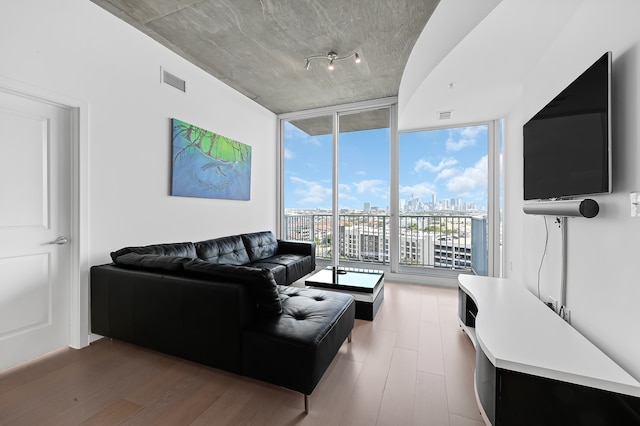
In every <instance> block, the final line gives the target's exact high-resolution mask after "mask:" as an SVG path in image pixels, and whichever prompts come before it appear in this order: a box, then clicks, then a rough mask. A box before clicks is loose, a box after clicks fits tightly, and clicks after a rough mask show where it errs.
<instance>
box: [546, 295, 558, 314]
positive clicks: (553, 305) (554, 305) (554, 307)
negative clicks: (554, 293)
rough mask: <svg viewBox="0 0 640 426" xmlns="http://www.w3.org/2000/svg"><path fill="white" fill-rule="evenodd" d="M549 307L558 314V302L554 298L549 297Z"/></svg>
mask: <svg viewBox="0 0 640 426" xmlns="http://www.w3.org/2000/svg"><path fill="white" fill-rule="evenodd" d="M547 306H548V307H550V308H551V309H552V310H553V312H558V301H557V300H556V299H554V298H553V297H551V296H549V299H548V301H547Z"/></svg>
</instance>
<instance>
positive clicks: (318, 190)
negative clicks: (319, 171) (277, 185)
mask: <svg viewBox="0 0 640 426" xmlns="http://www.w3.org/2000/svg"><path fill="white" fill-rule="evenodd" d="M289 180H290V181H291V182H292V183H293V184H295V185H296V189H295V193H296V194H297V195H299V196H300V198H299V199H298V202H299V203H313V204H319V203H322V202H325V200H326V199H327V198H330V197H331V188H327V187H324V186H322V185H321V184H320V183H318V182H313V181H308V180H304V179H301V178H299V177H297V176H291V177H290V178H289Z"/></svg>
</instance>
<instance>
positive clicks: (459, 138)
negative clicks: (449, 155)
mask: <svg viewBox="0 0 640 426" xmlns="http://www.w3.org/2000/svg"><path fill="white" fill-rule="evenodd" d="M485 129H486V127H485V126H473V127H463V128H460V129H452V130H450V131H449V137H448V138H447V142H446V147H447V151H460V150H461V149H464V148H466V147H468V146H474V145H475V144H476V143H477V139H476V138H477V136H478V135H479V134H480V133H481V132H484V130H485Z"/></svg>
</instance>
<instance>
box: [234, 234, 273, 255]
mask: <svg viewBox="0 0 640 426" xmlns="http://www.w3.org/2000/svg"><path fill="white" fill-rule="evenodd" d="M242 241H244V246H245V247H246V249H247V253H248V254H249V259H250V261H251V262H255V261H258V260H262V259H266V258H267V257H271V256H273V255H274V254H276V253H277V252H278V240H276V237H275V235H273V233H272V232H271V231H263V232H253V233H249V234H242Z"/></svg>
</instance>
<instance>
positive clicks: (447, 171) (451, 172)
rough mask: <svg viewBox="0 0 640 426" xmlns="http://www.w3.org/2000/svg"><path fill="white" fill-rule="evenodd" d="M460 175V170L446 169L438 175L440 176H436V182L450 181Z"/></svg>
mask: <svg viewBox="0 0 640 426" xmlns="http://www.w3.org/2000/svg"><path fill="white" fill-rule="evenodd" d="M458 174H460V169H444V170H442V171H441V172H440V173H438V176H436V180H442V179H449V178H452V177H454V176H457V175H458Z"/></svg>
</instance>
